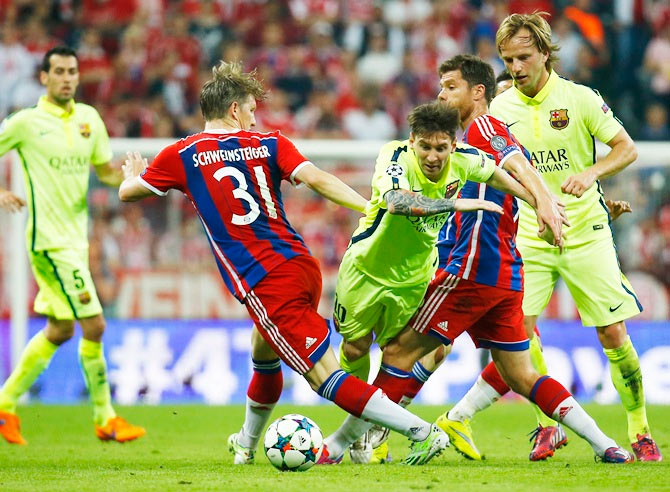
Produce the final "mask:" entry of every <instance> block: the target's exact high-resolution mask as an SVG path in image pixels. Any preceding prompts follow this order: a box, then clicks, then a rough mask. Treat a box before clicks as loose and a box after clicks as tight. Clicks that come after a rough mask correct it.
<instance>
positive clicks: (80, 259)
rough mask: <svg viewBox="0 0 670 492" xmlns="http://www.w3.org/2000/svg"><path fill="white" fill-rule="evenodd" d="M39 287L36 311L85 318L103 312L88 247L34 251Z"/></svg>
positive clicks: (34, 272) (53, 316)
mask: <svg viewBox="0 0 670 492" xmlns="http://www.w3.org/2000/svg"><path fill="white" fill-rule="evenodd" d="M28 254H29V257H30V265H31V266H32V269H33V274H34V275H35V280H36V281H37V286H38V287H39V289H40V290H39V292H38V293H37V297H35V304H34V309H35V312H37V313H40V314H43V315H45V316H49V317H51V318H55V319H81V318H88V317H91V316H96V315H98V314H100V313H102V306H101V305H100V301H99V300H98V294H97V292H96V291H95V286H94V285H93V279H92V278H91V272H90V271H89V270H88V249H53V250H45V251H30V252H28Z"/></svg>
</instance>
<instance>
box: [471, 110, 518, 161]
mask: <svg viewBox="0 0 670 492" xmlns="http://www.w3.org/2000/svg"><path fill="white" fill-rule="evenodd" d="M465 142H466V143H468V144H470V145H472V146H473V147H477V148H478V149H481V150H483V151H484V152H487V153H488V154H490V155H491V156H493V158H494V159H495V161H496V164H497V165H498V166H502V165H503V164H504V163H505V161H506V160H507V159H509V158H510V157H511V156H513V155H515V154H522V153H523V151H522V150H521V147H520V146H519V145H518V143H517V142H516V141H515V140H514V138H513V137H512V135H511V134H510V132H509V130H508V129H507V125H505V123H503V122H502V121H500V120H499V119H497V118H493V117H489V115H482V116H480V117H478V118H476V119H475V120H474V121H473V122H472V124H470V126H468V128H467V129H466V132H465Z"/></svg>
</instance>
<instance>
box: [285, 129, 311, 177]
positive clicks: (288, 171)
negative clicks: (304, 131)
mask: <svg viewBox="0 0 670 492" xmlns="http://www.w3.org/2000/svg"><path fill="white" fill-rule="evenodd" d="M309 164H311V162H310V161H309V160H307V158H306V157H305V156H304V155H302V154H301V153H300V151H299V150H298V149H297V148H296V146H295V145H294V144H293V142H291V140H289V139H288V138H286V137H285V136H284V135H282V134H281V133H279V132H278V133H277V166H279V170H280V171H281V177H282V179H284V180H286V181H290V182H291V183H292V184H294V185H295V184H298V182H297V181H296V179H295V175H296V174H297V173H298V171H300V169H302V168H303V167H304V166H306V165H309Z"/></svg>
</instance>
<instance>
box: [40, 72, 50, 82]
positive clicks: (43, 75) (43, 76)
mask: <svg viewBox="0 0 670 492" xmlns="http://www.w3.org/2000/svg"><path fill="white" fill-rule="evenodd" d="M48 79H49V74H48V73H46V72H45V71H44V70H40V84H42V85H47V80H48Z"/></svg>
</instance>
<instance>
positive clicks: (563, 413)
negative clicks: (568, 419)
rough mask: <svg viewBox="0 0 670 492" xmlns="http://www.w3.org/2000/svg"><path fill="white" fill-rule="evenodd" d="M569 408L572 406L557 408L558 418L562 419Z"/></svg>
mask: <svg viewBox="0 0 670 492" xmlns="http://www.w3.org/2000/svg"><path fill="white" fill-rule="evenodd" d="M570 410H572V406H570V407H561V408H559V410H558V420H561V421H562V420H563V419H564V418H565V416H566V415H567V414H568V412H569V411H570Z"/></svg>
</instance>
